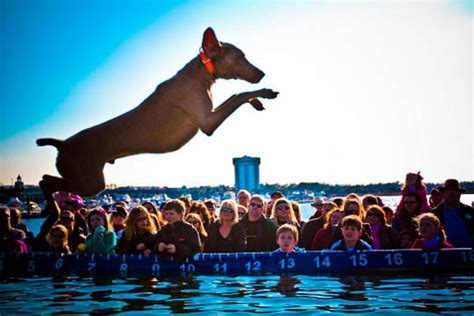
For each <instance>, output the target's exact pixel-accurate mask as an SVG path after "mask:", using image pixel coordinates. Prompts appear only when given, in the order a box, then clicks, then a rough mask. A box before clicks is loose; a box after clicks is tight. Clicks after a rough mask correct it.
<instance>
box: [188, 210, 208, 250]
mask: <svg viewBox="0 0 474 316" xmlns="http://www.w3.org/2000/svg"><path fill="white" fill-rule="evenodd" d="M184 220H185V221H186V222H188V223H189V224H191V225H193V226H194V228H196V230H197V231H198V233H199V239H200V240H201V250H204V245H205V244H206V241H207V231H206V229H205V228H204V224H203V223H202V220H201V216H199V214H196V213H189V214H188V215H186V217H185V218H184Z"/></svg>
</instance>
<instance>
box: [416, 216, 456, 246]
mask: <svg viewBox="0 0 474 316" xmlns="http://www.w3.org/2000/svg"><path fill="white" fill-rule="evenodd" d="M416 222H417V223H418V231H419V232H420V238H418V239H417V240H415V242H414V243H413V246H412V248H417V249H424V250H439V249H441V248H453V246H451V244H450V243H448V242H447V241H446V233H445V231H444V229H443V228H442V227H441V222H440V221H439V218H438V217H436V215H434V214H433V213H424V214H421V215H419V216H418V217H417V218H416Z"/></svg>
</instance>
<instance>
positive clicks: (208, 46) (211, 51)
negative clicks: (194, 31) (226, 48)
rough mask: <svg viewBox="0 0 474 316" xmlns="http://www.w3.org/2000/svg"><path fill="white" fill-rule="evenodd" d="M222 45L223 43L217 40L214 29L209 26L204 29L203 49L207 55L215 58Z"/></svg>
mask: <svg viewBox="0 0 474 316" xmlns="http://www.w3.org/2000/svg"><path fill="white" fill-rule="evenodd" d="M220 47H221V45H220V43H219V41H218V40H217V37H216V34H215V33H214V30H213V29H212V28H210V27H208V28H207V29H206V30H205V31H204V36H203V38H202V49H203V50H204V53H205V54H206V56H207V57H209V58H213V57H215V56H216V55H217V54H218V53H219V50H220Z"/></svg>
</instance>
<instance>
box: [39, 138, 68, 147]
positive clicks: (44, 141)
mask: <svg viewBox="0 0 474 316" xmlns="http://www.w3.org/2000/svg"><path fill="white" fill-rule="evenodd" d="M63 144H64V141H63V140H60V139H55V138H38V139H37V140H36V145H38V146H46V145H51V146H54V147H56V148H57V149H60V148H61V147H62V146H63Z"/></svg>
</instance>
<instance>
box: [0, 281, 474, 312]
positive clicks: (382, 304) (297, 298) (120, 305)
mask: <svg viewBox="0 0 474 316" xmlns="http://www.w3.org/2000/svg"><path fill="white" fill-rule="evenodd" d="M0 311H1V312H2V314H3V313H15V314H17V313H32V312H33V313H47V314H50V313H61V314H63V313H100V314H103V313H120V312H141V313H153V314H169V313H187V312H193V313H202V314H209V313H221V312H232V313H233V314H237V315H238V314H244V313H285V314H286V313H299V314H301V313H303V314H313V313H327V312H336V313H363V314H366V313H371V314H383V315H387V314H395V313H397V314H398V313H401V312H407V313H408V312H417V314H426V315H432V314H433V313H439V314H459V315H461V314H462V315H466V314H467V315H472V314H473V313H474V276H446V277H439V276H438V277H432V278H376V277H345V278H333V277H312V276H294V277H279V276H239V277H208V276H199V277H188V278H174V279H159V280H158V279H131V278H128V279H114V280H96V279H92V278H86V279H79V278H75V277H72V278H67V279H51V278H28V279H20V280H10V281H8V282H6V283H3V284H2V286H1V289H0Z"/></svg>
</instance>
